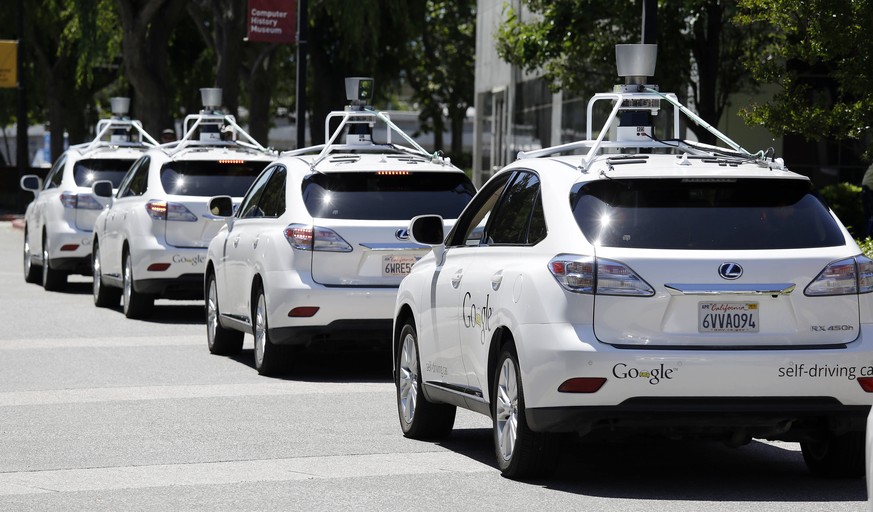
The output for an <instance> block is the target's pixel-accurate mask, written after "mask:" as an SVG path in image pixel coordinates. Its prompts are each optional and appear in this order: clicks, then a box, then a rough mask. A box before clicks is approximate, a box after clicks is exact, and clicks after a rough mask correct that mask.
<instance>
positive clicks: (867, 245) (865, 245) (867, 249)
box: [855, 236, 873, 258]
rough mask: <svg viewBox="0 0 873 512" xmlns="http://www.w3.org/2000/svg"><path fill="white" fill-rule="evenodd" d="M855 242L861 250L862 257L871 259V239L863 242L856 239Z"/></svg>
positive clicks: (872, 247) (872, 244)
mask: <svg viewBox="0 0 873 512" xmlns="http://www.w3.org/2000/svg"><path fill="white" fill-rule="evenodd" d="M855 242H857V244H858V247H860V248H861V252H862V253H864V256H867V257H868V258H873V238H870V237H869V236H868V237H867V238H865V239H863V240H861V239H859V238H856V239H855Z"/></svg>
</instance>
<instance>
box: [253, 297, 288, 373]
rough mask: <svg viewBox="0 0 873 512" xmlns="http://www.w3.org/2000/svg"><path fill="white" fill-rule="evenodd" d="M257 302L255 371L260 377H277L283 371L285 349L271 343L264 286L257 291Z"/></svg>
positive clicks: (254, 318) (254, 314)
mask: <svg viewBox="0 0 873 512" xmlns="http://www.w3.org/2000/svg"><path fill="white" fill-rule="evenodd" d="M256 297H257V301H256V302H255V304H254V310H253V311H252V321H253V324H254V325H253V326H252V327H253V328H252V333H253V334H254V337H255V369H256V370H257V371H258V373H259V374H260V375H275V374H277V373H279V372H280V371H281V370H282V369H283V365H284V361H283V357H282V356H283V355H284V351H283V350H282V349H283V348H284V347H281V346H279V345H275V344H273V342H272V341H270V329H269V324H268V323H267V322H268V320H267V299H266V297H265V296H264V288H263V286H259V287H258V289H257V295H256Z"/></svg>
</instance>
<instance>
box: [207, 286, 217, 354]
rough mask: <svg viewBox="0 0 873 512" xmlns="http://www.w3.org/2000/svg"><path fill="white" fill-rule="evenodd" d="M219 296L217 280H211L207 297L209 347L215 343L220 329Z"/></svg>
mask: <svg viewBox="0 0 873 512" xmlns="http://www.w3.org/2000/svg"><path fill="white" fill-rule="evenodd" d="M217 303H218V296H217V294H216V292H215V280H214V279H210V280H209V295H208V296H207V297H206V334H207V336H206V341H207V342H208V343H209V348H212V345H213V344H214V343H215V332H216V330H217V329H218V306H217Z"/></svg>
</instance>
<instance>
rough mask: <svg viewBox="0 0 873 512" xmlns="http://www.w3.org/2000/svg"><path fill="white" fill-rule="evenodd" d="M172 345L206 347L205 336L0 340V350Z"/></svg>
mask: <svg viewBox="0 0 873 512" xmlns="http://www.w3.org/2000/svg"><path fill="white" fill-rule="evenodd" d="M174 345H203V346H204V347H205V346H206V335H205V334H204V335H202V336H200V335H189V336H180V335H173V336H131V337H124V338H106V337H102V338H87V337H86V338H37V339H13V340H8V339H7V340H0V350H30V349H42V348H87V347H168V346H174Z"/></svg>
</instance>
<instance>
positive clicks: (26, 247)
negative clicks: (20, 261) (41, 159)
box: [24, 235, 33, 279]
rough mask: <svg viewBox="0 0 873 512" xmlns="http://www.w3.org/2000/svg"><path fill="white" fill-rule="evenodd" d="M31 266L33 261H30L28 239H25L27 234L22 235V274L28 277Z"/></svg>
mask: <svg viewBox="0 0 873 512" xmlns="http://www.w3.org/2000/svg"><path fill="white" fill-rule="evenodd" d="M32 267H33V262H32V261H30V241H28V240H27V235H24V275H27V276H28V279H31V277H29V274H30V269H31V268H32Z"/></svg>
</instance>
